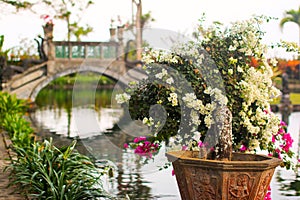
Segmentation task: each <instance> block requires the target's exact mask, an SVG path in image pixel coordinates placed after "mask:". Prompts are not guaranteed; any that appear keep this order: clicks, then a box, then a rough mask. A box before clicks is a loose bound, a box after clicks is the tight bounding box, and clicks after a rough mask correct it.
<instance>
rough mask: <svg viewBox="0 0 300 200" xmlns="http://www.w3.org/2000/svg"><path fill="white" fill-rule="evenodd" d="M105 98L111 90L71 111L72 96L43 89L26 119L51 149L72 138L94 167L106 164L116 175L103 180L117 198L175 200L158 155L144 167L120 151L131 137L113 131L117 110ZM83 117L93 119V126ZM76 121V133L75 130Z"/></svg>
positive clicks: (161, 156) (167, 172)
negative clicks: (51, 140)
mask: <svg viewBox="0 0 300 200" xmlns="http://www.w3.org/2000/svg"><path fill="white" fill-rule="evenodd" d="M88 94H89V91H86V90H82V91H80V92H78V91H76V95H77V98H83V99H84V98H85V97H86V95H88ZM111 95H112V90H110V89H101V90H99V91H97V94H96V95H95V96H96V99H95V105H78V106H74V105H72V91H68V90H47V89H44V90H42V91H41V92H40V94H39V95H38V97H37V99H36V104H37V109H36V111H35V112H33V113H31V116H30V118H31V120H32V122H33V125H34V126H35V127H36V128H37V129H38V130H39V131H38V133H39V135H38V136H39V138H40V139H43V138H49V137H52V138H53V140H54V143H55V145H57V146H63V145H67V144H69V143H71V141H72V139H71V138H76V139H77V141H78V143H77V146H76V148H77V149H78V151H79V152H81V153H83V154H85V155H89V156H91V157H93V158H94V159H95V160H96V161H97V163H100V164H101V163H102V162H106V161H108V162H112V163H113V164H114V165H115V167H116V169H117V172H116V173H115V174H114V176H113V177H111V178H109V177H106V178H105V179H104V182H105V184H104V185H105V187H106V190H107V191H108V192H109V193H111V194H113V195H115V196H118V197H125V195H128V197H129V198H130V199H165V200H168V199H173V200H174V199H180V197H179V192H178V189H177V185H176V181H175V177H172V176H171V169H167V170H164V171H159V170H158V168H159V165H163V164H164V163H165V162H167V160H166V157H165V156H164V151H163V150H162V151H161V152H160V154H159V155H158V156H157V157H155V159H154V160H152V161H150V162H148V163H147V164H145V163H144V160H143V158H141V157H139V156H137V155H135V154H134V153H133V152H131V153H130V152H125V151H124V149H123V144H124V143H125V142H128V141H132V139H133V137H132V136H130V135H128V134H126V133H124V132H122V131H121V130H118V129H114V128H115V127H114V124H115V123H116V122H117V121H118V120H119V118H120V116H121V115H122V111H121V110H120V109H112V108H111V105H110V102H111ZM78 96H80V97H78ZM79 101H80V100H79ZM79 101H78V102H79ZM75 116H76V118H77V119H76V120H75V119H74V118H75ZM88 116H92V117H93V116H94V117H95V119H96V121H97V124H94V123H93V122H91V121H90V120H89V117H88ZM78 122H80V123H81V125H80V126H81V129H80V131H78V127H77V126H76V125H77V123H78ZM82 127H84V128H82ZM136 131H137V132H138V131H139V130H136Z"/></svg>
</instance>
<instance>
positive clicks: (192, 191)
mask: <svg viewBox="0 0 300 200" xmlns="http://www.w3.org/2000/svg"><path fill="white" fill-rule="evenodd" d="M193 153H194V152H191V151H174V152H168V153H166V156H167V157H168V160H169V161H171V162H172V165H173V168H174V171H175V175H176V180H177V184H178V187H179V191H180V194H181V198H182V199H183V200H263V199H264V197H265V195H266V193H267V190H268V186H269V184H270V181H271V179H272V176H273V174H274V171H275V168H276V167H277V166H278V165H280V163H281V160H279V159H277V158H272V157H268V156H264V155H257V154H256V155H255V154H245V153H233V157H232V161H217V160H205V159H199V158H194V157H193V155H192V154H193Z"/></svg>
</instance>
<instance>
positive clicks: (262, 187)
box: [255, 171, 273, 200]
mask: <svg viewBox="0 0 300 200" xmlns="http://www.w3.org/2000/svg"><path fill="white" fill-rule="evenodd" d="M272 176H273V171H269V172H268V173H266V174H265V175H264V176H262V178H261V180H262V181H261V182H260V184H259V186H258V187H259V190H258V193H257V195H256V198H255V200H263V199H264V197H265V194H266V191H267V190H268V186H269V184H270V182H271V179H272Z"/></svg>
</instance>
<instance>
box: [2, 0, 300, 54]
mask: <svg viewBox="0 0 300 200" xmlns="http://www.w3.org/2000/svg"><path fill="white" fill-rule="evenodd" d="M94 2H95V4H94V5H92V6H91V7H90V8H89V9H88V10H86V11H85V12H84V13H83V15H82V23H83V24H85V23H88V24H89V25H90V26H92V27H93V28H94V31H93V32H92V33H90V34H89V35H88V37H84V38H82V41H108V40H109V26H110V20H111V18H114V19H117V16H120V17H121V19H122V22H124V23H125V22H126V21H128V20H131V18H132V4H131V0H94ZM142 2H143V13H147V12H148V11H150V12H151V14H152V17H153V18H154V19H155V22H151V24H150V25H151V28H153V29H164V30H170V31H174V32H178V33H180V34H184V35H187V36H190V34H191V33H192V31H193V30H194V29H195V28H196V27H197V24H198V20H199V19H200V18H201V16H202V14H203V13H205V15H206V23H207V25H209V24H211V23H212V22H213V21H219V22H221V23H223V24H225V25H227V24H230V23H231V22H235V21H238V20H246V19H249V18H251V17H252V16H253V15H265V16H270V17H275V18H277V20H272V21H271V22H269V23H267V24H266V25H264V26H263V27H262V29H263V31H265V32H266V34H265V38H264V40H265V42H266V43H267V44H270V43H275V42H279V41H280V40H281V39H282V40H285V41H289V42H297V43H298V41H299V29H298V27H297V25H296V24H294V23H286V24H285V26H284V28H283V30H281V29H280V28H279V21H280V19H282V18H283V17H284V12H285V11H287V10H291V9H296V10H297V9H298V8H299V6H300V1H299V0H184V1H183V0H143V1H142ZM40 12H41V13H40V14H49V13H47V11H46V10H43V9H41V11H40ZM1 13H2V14H0V27H1V28H0V34H4V35H5V42H4V48H11V47H13V46H16V45H19V44H20V41H21V40H22V39H25V38H27V39H29V40H32V41H33V39H34V38H36V37H37V35H38V34H42V33H43V32H42V24H43V23H44V22H43V20H42V19H40V17H39V15H34V14H31V13H28V12H22V13H18V14H10V11H9V10H3V9H2V11H1ZM54 23H55V27H54V40H64V39H66V28H65V25H64V23H63V22H61V21H59V20H54ZM270 56H272V57H285V58H287V59H291V58H292V57H293V56H294V55H292V54H284V53H283V52H282V51H279V50H276V51H272V52H271V53H270Z"/></svg>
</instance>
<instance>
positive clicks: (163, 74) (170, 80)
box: [155, 69, 174, 85]
mask: <svg viewBox="0 0 300 200" xmlns="http://www.w3.org/2000/svg"><path fill="white" fill-rule="evenodd" d="M155 78H157V79H162V80H165V81H166V83H168V84H169V85H171V84H173V83H174V79H173V78H172V77H170V76H169V75H168V71H167V70H165V69H162V72H160V73H158V74H156V75H155Z"/></svg>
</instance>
